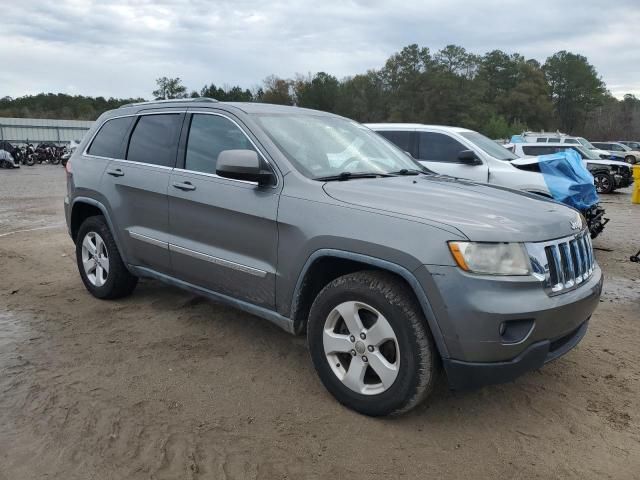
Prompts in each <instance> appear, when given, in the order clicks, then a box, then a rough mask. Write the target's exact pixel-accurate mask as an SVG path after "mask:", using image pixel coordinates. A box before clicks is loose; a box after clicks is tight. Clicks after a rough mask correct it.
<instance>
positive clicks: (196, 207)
mask: <svg viewBox="0 0 640 480" xmlns="http://www.w3.org/2000/svg"><path fill="white" fill-rule="evenodd" d="M189 116H190V118H188V119H187V122H185V129H184V133H183V140H182V142H181V153H180V155H179V161H178V162H179V163H178V166H179V168H176V169H175V170H174V171H173V172H172V173H171V179H170V181H169V196H168V198H169V225H170V233H171V236H170V241H169V243H170V244H169V250H170V255H171V263H172V267H173V271H174V275H175V276H177V277H178V278H179V279H181V280H184V281H186V282H189V283H192V284H195V285H198V286H201V287H204V288H206V289H209V290H213V291H215V292H218V293H222V294H225V295H229V296H232V297H234V298H238V299H241V300H244V301H248V302H250V303H253V304H256V305H261V306H265V307H273V305H274V302H275V275H276V262H277V243H278V229H277V223H276V220H277V218H276V217H277V211H278V198H279V191H280V185H279V184H278V185H275V186H269V187H259V186H258V185H257V184H255V183H252V182H246V181H239V180H232V179H227V178H222V177H219V176H217V175H216V174H215V171H216V162H217V158H218V155H219V154H220V152H222V151H224V150H236V149H252V150H255V151H257V152H258V154H259V155H260V156H262V158H263V159H265V156H264V154H263V152H260V150H259V149H258V148H257V147H256V145H255V143H254V142H253V140H252V139H251V138H250V137H249V135H248V134H247V133H245V131H244V130H243V129H242V128H241V127H240V124H239V122H238V121H237V119H235V118H232V117H231V116H229V115H226V114H223V113H213V112H212V111H206V112H194V113H193V114H189Z"/></svg>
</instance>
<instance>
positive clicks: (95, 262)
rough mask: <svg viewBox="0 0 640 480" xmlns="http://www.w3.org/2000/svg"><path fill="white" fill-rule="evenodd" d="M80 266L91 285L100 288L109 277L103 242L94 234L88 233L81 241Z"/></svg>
mask: <svg viewBox="0 0 640 480" xmlns="http://www.w3.org/2000/svg"><path fill="white" fill-rule="evenodd" d="M82 266H83V268H84V273H85V274H86V275H87V279H88V280H89V282H91V284H92V285H94V286H96V287H101V286H103V285H104V284H105V283H106V282H107V277H108V276H109V253H108V252H107V246H106V245H105V243H104V240H103V239H102V237H101V236H100V235H98V234H97V233H96V232H88V233H87V234H86V235H85V237H84V239H83V240H82Z"/></svg>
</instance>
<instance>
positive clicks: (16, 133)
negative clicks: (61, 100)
mask: <svg viewBox="0 0 640 480" xmlns="http://www.w3.org/2000/svg"><path fill="white" fill-rule="evenodd" d="M91 125H93V122H92V121H82V120H50V119H47V118H6V117H0V140H6V141H8V142H11V143H14V144H20V143H27V142H30V143H33V144H36V143H42V142H52V143H56V144H64V143H69V142H71V141H72V140H81V139H82V137H83V136H84V134H85V132H86V131H87V130H89V128H91Z"/></svg>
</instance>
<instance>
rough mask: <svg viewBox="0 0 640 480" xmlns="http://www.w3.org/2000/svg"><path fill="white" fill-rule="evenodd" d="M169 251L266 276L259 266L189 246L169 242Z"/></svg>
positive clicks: (258, 275) (261, 276) (262, 276)
mask: <svg viewBox="0 0 640 480" xmlns="http://www.w3.org/2000/svg"><path fill="white" fill-rule="evenodd" d="M169 251H170V252H175V253H182V254H183V255H187V256H189V257H192V258H195V259H198V260H204V261H205V262H210V263H214V264H216V265H220V266H221V267H226V268H231V269H232V270H237V271H239V272H243V273H248V274H249V275H253V276H256V277H260V278H264V277H266V276H267V272H265V271H264V270H260V269H259V268H253V267H249V266H247V265H243V264H241V263H236V262H232V261H230V260H225V259H223V258H219V257H214V256H212V255H207V254H206V253H201V252H198V251H196V250H191V249H190V248H185V247H181V246H179V245H175V244H173V243H170V244H169Z"/></svg>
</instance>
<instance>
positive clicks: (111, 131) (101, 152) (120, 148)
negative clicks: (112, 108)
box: [87, 117, 135, 158]
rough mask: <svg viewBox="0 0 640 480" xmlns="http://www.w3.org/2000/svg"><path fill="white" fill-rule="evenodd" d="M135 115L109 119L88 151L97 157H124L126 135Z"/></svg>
mask: <svg viewBox="0 0 640 480" xmlns="http://www.w3.org/2000/svg"><path fill="white" fill-rule="evenodd" d="M134 119H135V117H121V118H114V119H112V120H107V121H106V122H105V123H104V124H103V125H102V127H101V128H100V131H98V134H97V135H96V136H95V137H94V139H93V141H92V142H91V146H90V147H89V150H88V151H87V153H88V154H89V155H95V156H97V157H107V158H124V147H125V145H126V141H125V135H126V134H127V132H128V131H129V127H131V123H132V122H133V120H134Z"/></svg>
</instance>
